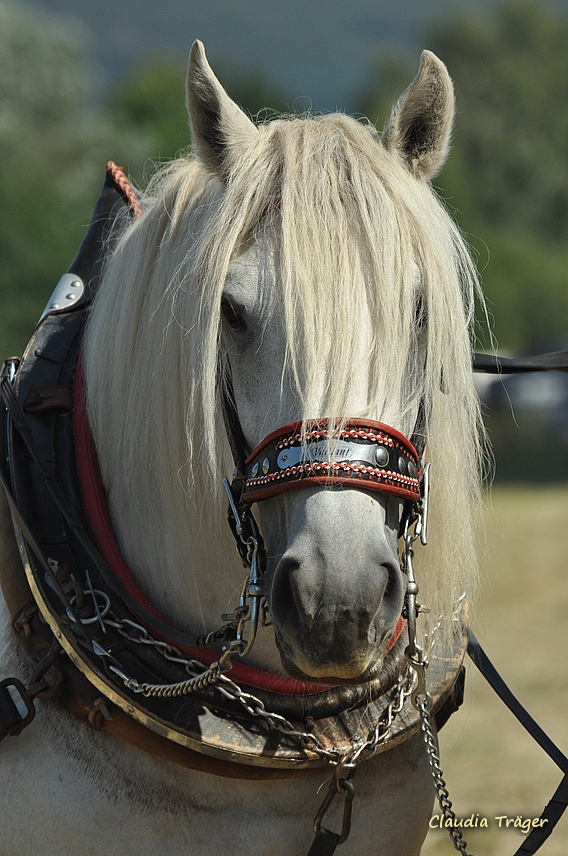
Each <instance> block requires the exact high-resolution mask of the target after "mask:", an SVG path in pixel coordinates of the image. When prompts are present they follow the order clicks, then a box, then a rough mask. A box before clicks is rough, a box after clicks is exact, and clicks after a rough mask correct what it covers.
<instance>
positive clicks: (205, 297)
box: [85, 114, 481, 629]
mask: <svg viewBox="0 0 568 856" xmlns="http://www.w3.org/2000/svg"><path fill="white" fill-rule="evenodd" d="M234 161H235V162H234V164H233V166H232V169H231V173H230V175H229V176H228V179H227V182H226V183H225V184H221V183H220V181H218V180H217V179H216V178H214V177H212V176H211V174H210V172H209V171H208V170H206V168H205V167H204V166H203V165H202V164H201V163H200V162H199V161H198V160H197V159H194V158H191V157H189V158H182V159H179V160H176V161H174V162H172V163H171V164H170V165H168V166H166V167H165V168H162V169H161V170H160V171H159V172H158V174H157V175H156V177H155V178H154V180H153V181H152V183H151V186H150V188H149V191H148V194H147V196H146V199H145V203H144V209H145V210H144V213H143V215H142V216H141V217H140V218H139V220H137V221H136V222H134V223H132V224H131V225H129V226H128V227H127V228H126V229H125V232H124V234H123V236H122V238H121V240H120V242H119V244H118V246H117V248H116V250H115V251H114V252H113V253H112V256H111V257H110V259H109V261H108V265H107V267H106V272H105V275H104V279H103V282H102V284H101V287H100V290H99V294H98V296H97V299H96V302H95V305H94V307H93V310H92V318H91V321H90V325H89V329H88V335H87V339H86V344H85V371H86V383H87V389H88V412H89V419H90V423H91V428H92V431H93V435H94V438H95V443H96V447H97V451H98V455H99V460H100V466H101V471H102V477H103V482H104V484H105V488H106V490H107V493H108V497H109V503H110V508H111V514H112V517H113V520H114V522H115V525H116V527H117V534H118V537H119V541H120V543H121V546H122V549H123V551H124V553H125V555H126V558H127V560H128V562H129V563H130V564H131V566H132V568H133V569H134V570H136V569H143V570H145V572H146V574H149V573H150V572H151V574H152V576H153V579H154V581H155V585H156V587H157V589H158V590H159V592H161V594H159V595H158V601H160V600H161V601H162V603H163V604H168V584H169V581H171V580H172V579H173V578H174V577H176V578H177V577H179V576H180V574H181V575H185V577H186V583H187V586H188V587H189V588H190V590H192V591H193V593H194V595H195V597H196V598H198V597H199V598H200V600H201V602H202V605H203V609H204V612H206V611H207V610H206V603H204V601H206V600H207V593H206V592H204V589H203V586H202V585H201V586H200V581H199V579H195V577H196V575H197V576H199V572H200V571H201V569H203V571H202V573H205V569H206V568H207V567H210V566H211V563H216V565H217V566H218V567H222V568H225V569H226V576H227V580H229V579H234V578H233V577H232V574H233V569H234V567H235V562H236V561H237V560H236V559H234V558H233V556H234V549H233V547H232V546H231V544H230V540H229V539H228V535H225V533H224V527H225V526H226V523H225V508H224V506H225V501H224V499H223V497H222V496H221V493H220V491H219V484H220V477H221V476H222V475H229V474H230V472H231V470H232V460H231V457H230V453H229V450H228V445H227V441H226V437H225V429H224V425H223V420H222V416H221V408H220V400H219V396H220V387H221V381H220V379H221V378H222V375H223V362H224V354H223V345H222V336H221V331H220V301H221V293H222V290H223V286H224V283H225V280H226V277H227V274H228V272H229V270H230V267H231V263H232V261H233V260H234V259H235V258H236V257H237V256H239V254H241V253H242V252H243V251H244V249H245V248H246V247H248V246H250V245H251V243H252V242H253V241H254V240H255V238H256V237H258V235H259V234H260V233H261V232H262V230H263V229H265V228H267V227H269V226H270V227H274V228H275V230H276V234H277V236H278V253H279V264H280V268H281V287H282V290H283V304H284V317H283V318H282V324H283V325H285V329H286V334H287V365H286V366H283V373H287V375H286V376H287V377H290V378H292V382H293V383H294V384H296V386H297V387H298V389H299V391H300V393H301V400H302V402H303V408H304V412H303V414H302V415H303V417H304V418H306V419H308V418H313V417H322V416H329V417H335V416H341V417H346V416H351V417H352V416H357V415H363V416H369V417H371V418H374V419H378V420H381V421H383V422H386V423H390V424H396V420H397V418H400V401H401V400H402V401H403V402H405V404H404V407H406V408H408V409H409V410H412V409H413V408H414V409H416V408H417V406H418V404H419V402H421V401H422V402H423V407H424V413H425V420H426V421H425V434H426V437H427V445H426V451H425V456H424V458H425V460H426V461H430V462H431V473H432V490H431V497H430V519H429V543H428V546H427V548H425V549H419V548H418V549H417V557H416V570H417V577H418V582H419V585H420V592H421V594H420V597H419V600H420V601H421V602H422V603H423V604H425V605H427V606H428V607H430V608H431V609H432V612H431V614H430V621H431V623H432V624H434V625H435V624H436V623H437V622H438V617H439V616H443V617H444V618H445V619H447V622H446V626H447V627H449V626H450V623H451V622H450V619H451V615H452V610H453V607H454V604H455V602H456V601H457V600H458V598H459V597H460V596H461V595H462V593H463V592H464V591H467V592H468V594H469V595H470V596H471V593H472V591H473V590H474V588H475V575H476V560H475V545H474V529H475V519H476V518H475V512H476V507H477V503H478V499H479V470H480V457H481V453H480V440H479V438H480V430H481V429H480V417H479V407H478V401H477V396H476V393H475V390H474V386H473V379H472V369H471V343H470V334H471V327H472V323H473V301H474V296H475V292H476V288H477V285H476V274H475V270H474V265H473V263H472V261H471V258H470V256H469V254H468V251H467V248H466V246H465V244H464V242H463V240H462V237H461V235H460V234H459V231H458V229H457V228H456V226H455V225H454V223H453V222H452V220H451V218H450V217H449V216H448V214H447V212H446V211H445V209H444V207H443V205H442V204H441V203H440V201H439V199H438V198H437V196H436V194H435V193H434V192H433V190H432V189H431V187H430V185H429V184H428V183H427V182H425V181H420V180H418V179H416V178H414V177H413V176H412V175H411V174H410V172H409V171H408V170H407V169H406V168H405V167H404V166H403V165H402V163H400V162H399V161H397V159H396V158H395V157H393V155H392V154H391V153H389V152H388V151H387V150H386V149H385V148H384V147H383V145H382V143H381V140H380V137H379V136H378V134H377V132H376V130H375V128H374V127H372V126H370V125H366V124H363V123H361V122H357V121H355V120H354V119H351V118H349V117H347V116H344V115H340V114H332V115H326V116H321V117H307V118H297V117H292V118H290V119H282V120H278V121H273V122H271V123H268V124H266V125H262V126H260V127H259V133H258V135H257V137H256V138H255V140H254V142H252V143H251V144H250V145H248V146H245V147H243V150H242V152H239V156H238V157H235V158H234ZM369 318H370V319H371V321H372V325H373V331H374V333H373V337H372V344H371V347H370V349H369V352H368V354H367V358H368V361H369V367H370V370H369V377H370V378H371V379H373V380H372V383H370V388H369V390H368V407H367V409H366V410H365V412H364V413H362V414H355V413H345V412H344V401H345V398H346V393H347V391H348V388H349V383H350V378H351V377H352V374H353V365H352V362H351V360H352V354H353V353H354V352H356V348H355V346H354V343H355V342H356V339H357V334H358V329H360V327H361V325H362V324H363V323H368V319H369ZM322 383H324V389H323V395H322ZM277 394H278V390H275V395H277ZM322 400H323V401H324V402H325V408H324V409H325V411H326V412H325V413H322V412H314V407H315V406H316V405H315V404H314V403H315V402H319V403H321V401H322ZM317 406H318V407H319V406H320V404H318V405H317ZM393 408H396V410H397V411H398V412H393ZM237 567H238V563H237ZM190 569H193V572H192V571H191V570H190ZM236 579H237V580H239V579H240V577H239V575H238V574H237V576H236ZM234 586H235V584H234V582H233V587H232V588H231V589H230V590H228V591H227V592H226V595H227V598H228V599H229V600H230V599H231V598H233V595H234V593H235V587H234ZM172 610H173V612H174V613H175V612H176V609H175V605H172V604H170V611H172ZM174 618H175V619H176V620H177V621H179V624H180V626H183V624H184V617H183V614H177V615H175V614H174ZM421 624H422V626H424V622H422V620H421ZM192 629H194V628H192ZM208 629H211V628H208Z"/></svg>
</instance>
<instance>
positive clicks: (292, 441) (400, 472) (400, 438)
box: [242, 419, 421, 505]
mask: <svg viewBox="0 0 568 856" xmlns="http://www.w3.org/2000/svg"><path fill="white" fill-rule="evenodd" d="M336 435H337V436H336ZM329 458H331V460H329ZM420 474H421V464H420V458H419V456H418V452H417V451H416V449H415V448H414V446H413V445H412V443H411V442H410V440H408V438H407V437H405V436H404V434H401V433H400V431H397V430H396V429H395V428H391V427H390V426H389V425H384V424H383V423H382V422H376V421H374V420H372V419H347V420H346V421H345V424H344V425H343V426H342V427H341V430H339V431H338V432H332V431H331V430H330V427H329V425H328V421H327V419H318V420H314V421H313V422H308V423H307V424H303V423H302V422H292V423H290V424H289V425H283V426H282V427H281V428H278V429H277V430H276V431H273V432H272V433H271V434H269V435H268V436H267V437H265V438H264V440H262V442H261V443H260V444H259V445H258V446H257V447H256V449H255V450H254V451H253V452H252V454H251V455H250V456H249V457H248V458H247V459H246V461H245V475H246V481H245V484H244V488H243V493H242V501H243V502H244V503H246V504H247V505H250V504H251V503H253V502H259V501H260V500H263V499H268V498H269V497H271V496H277V495H278V494H280V493H283V492H284V491H287V490H297V489H298V488H302V487H309V486H311V485H317V486H319V487H321V486H327V485H342V486H343V487H352V488H359V489H362V490H372V491H380V492H382V493H392V494H395V496H399V497H400V498H401V499H407V500H410V501H411V502H420V498H421V496H420Z"/></svg>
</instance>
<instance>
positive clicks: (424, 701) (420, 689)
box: [401, 510, 471, 856]
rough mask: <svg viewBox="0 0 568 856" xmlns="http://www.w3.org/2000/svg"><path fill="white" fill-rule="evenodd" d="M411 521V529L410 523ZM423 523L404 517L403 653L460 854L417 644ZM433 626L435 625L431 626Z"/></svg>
mask: <svg viewBox="0 0 568 856" xmlns="http://www.w3.org/2000/svg"><path fill="white" fill-rule="evenodd" d="M412 525H414V529H413V531H412V532H411V531H410V527H411V526H412ZM424 529H425V527H424V525H423V523H422V517H421V512H420V510H418V513H417V515H416V517H415V518H414V519H413V520H407V521H406V525H405V529H404V536H403V537H404V550H403V553H402V556H401V561H402V570H403V572H404V573H405V575H406V579H407V583H406V599H405V608H406V613H407V623H408V647H407V648H406V651H405V652H404V653H405V657H406V660H407V662H408V664H409V666H410V668H411V669H413V671H414V673H415V674H416V688H415V689H414V690H413V692H412V694H411V701H412V704H413V706H414V707H415V709H416V710H417V711H418V712H419V714H420V719H421V731H422V735H423V737H424V743H425V746H426V754H427V756H428V761H429V764H430V772H431V774H432V780H433V783H434V789H435V791H436V797H437V798H438V803H439V804H440V808H441V810H442V814H443V816H444V819H445V820H449V821H450V822H449V824H448V827H447V829H448V835H449V836H450V838H451V840H452V843H453V845H454V847H455V848H456V850H459V852H460V853H461V854H462V856H471V854H469V853H468V852H467V842H466V841H465V840H464V838H463V836H462V834H461V832H460V831H459V830H458V829H456V814H455V812H454V810H453V808H452V802H451V800H450V794H449V792H448V789H447V787H446V782H445V781H444V774H443V772H442V768H441V766H440V748H439V745H438V738H437V736H436V732H435V730H434V728H433V727H432V722H431V719H430V710H431V707H432V696H431V695H430V693H429V692H428V691H427V689H426V669H427V668H428V660H427V659H426V658H425V657H424V655H423V651H422V649H421V648H419V647H418V645H417V644H416V618H417V616H418V613H419V612H420V604H418V603H417V602H416V595H417V594H418V585H417V583H416V580H415V579H414V570H413V567H412V558H413V556H414V549H413V547H412V545H413V544H414V542H415V541H416V540H417V539H418V538H421V541H422V544H425V543H426V538H425V534H424ZM434 630H436V628H434Z"/></svg>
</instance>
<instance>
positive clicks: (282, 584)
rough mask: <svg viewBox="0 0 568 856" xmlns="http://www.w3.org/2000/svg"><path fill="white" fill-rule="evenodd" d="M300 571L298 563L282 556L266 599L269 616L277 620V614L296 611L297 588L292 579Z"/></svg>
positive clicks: (298, 604)
mask: <svg viewBox="0 0 568 856" xmlns="http://www.w3.org/2000/svg"><path fill="white" fill-rule="evenodd" d="M299 569H300V562H298V561H297V560H296V559H294V558H293V557H291V556H285V555H284V556H282V558H281V559H280V561H279V562H278V565H277V566H276V570H275V572H274V579H273V581H272V586H271V588H270V596H269V598H268V601H269V606H270V614H271V615H272V617H273V618H275V619H276V620H278V615H279V614H284V615H285V614H290V611H291V610H293V609H295V610H298V609H299V607H300V603H299V602H298V594H297V586H296V585H295V584H293V578H294V576H295V575H296V574H297V572H298V571H299Z"/></svg>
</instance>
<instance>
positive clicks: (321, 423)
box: [245, 418, 419, 464]
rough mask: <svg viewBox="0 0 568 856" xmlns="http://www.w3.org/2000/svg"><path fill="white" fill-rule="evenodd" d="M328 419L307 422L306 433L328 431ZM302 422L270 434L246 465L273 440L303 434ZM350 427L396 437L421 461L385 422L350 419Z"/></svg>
mask: <svg viewBox="0 0 568 856" xmlns="http://www.w3.org/2000/svg"><path fill="white" fill-rule="evenodd" d="M327 422H328V420H327V419H313V420H310V421H308V422H306V424H305V426H304V428H305V431H309V430H312V431H316V430H317V429H318V428H322V429H323V430H324V431H327ZM302 424H303V423H302V422H289V423H288V424H287V425H282V426H281V427H280V428H276V429H275V430H274V431H272V432H271V433H270V434H268V435H267V436H266V437H265V438H264V440H261V442H260V443H259V444H258V446H257V447H256V449H254V450H253V451H252V452H251V453H250V455H249V456H248V458H247V459H246V461H245V464H250V462H251V461H253V460H254V459H255V458H256V456H257V455H259V454H260V452H261V451H262V450H263V449H264V447H265V446H268V445H269V443H271V442H272V441H273V440H276V439H277V438H278V437H288V435H290V434H296V433H301V431H302ZM349 426H356V427H357V428H360V427H363V428H374V429H375V431H383V432H384V433H385V434H386V435H387V437H394V438H395V439H396V440H398V442H399V443H400V444H401V446H404V448H405V449H408V451H409V452H411V453H412V455H413V457H414V459H415V460H416V462H418V460H419V456H418V452H417V451H416V449H415V448H414V446H413V445H412V443H411V442H410V440H409V439H408V437H405V436H404V434H402V433H401V432H400V431H397V429H396V428H391V427H390V425H385V424H384V422H375V420H374V419H358V418H357V419H348V420H347V422H346V423H345V430H349Z"/></svg>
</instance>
